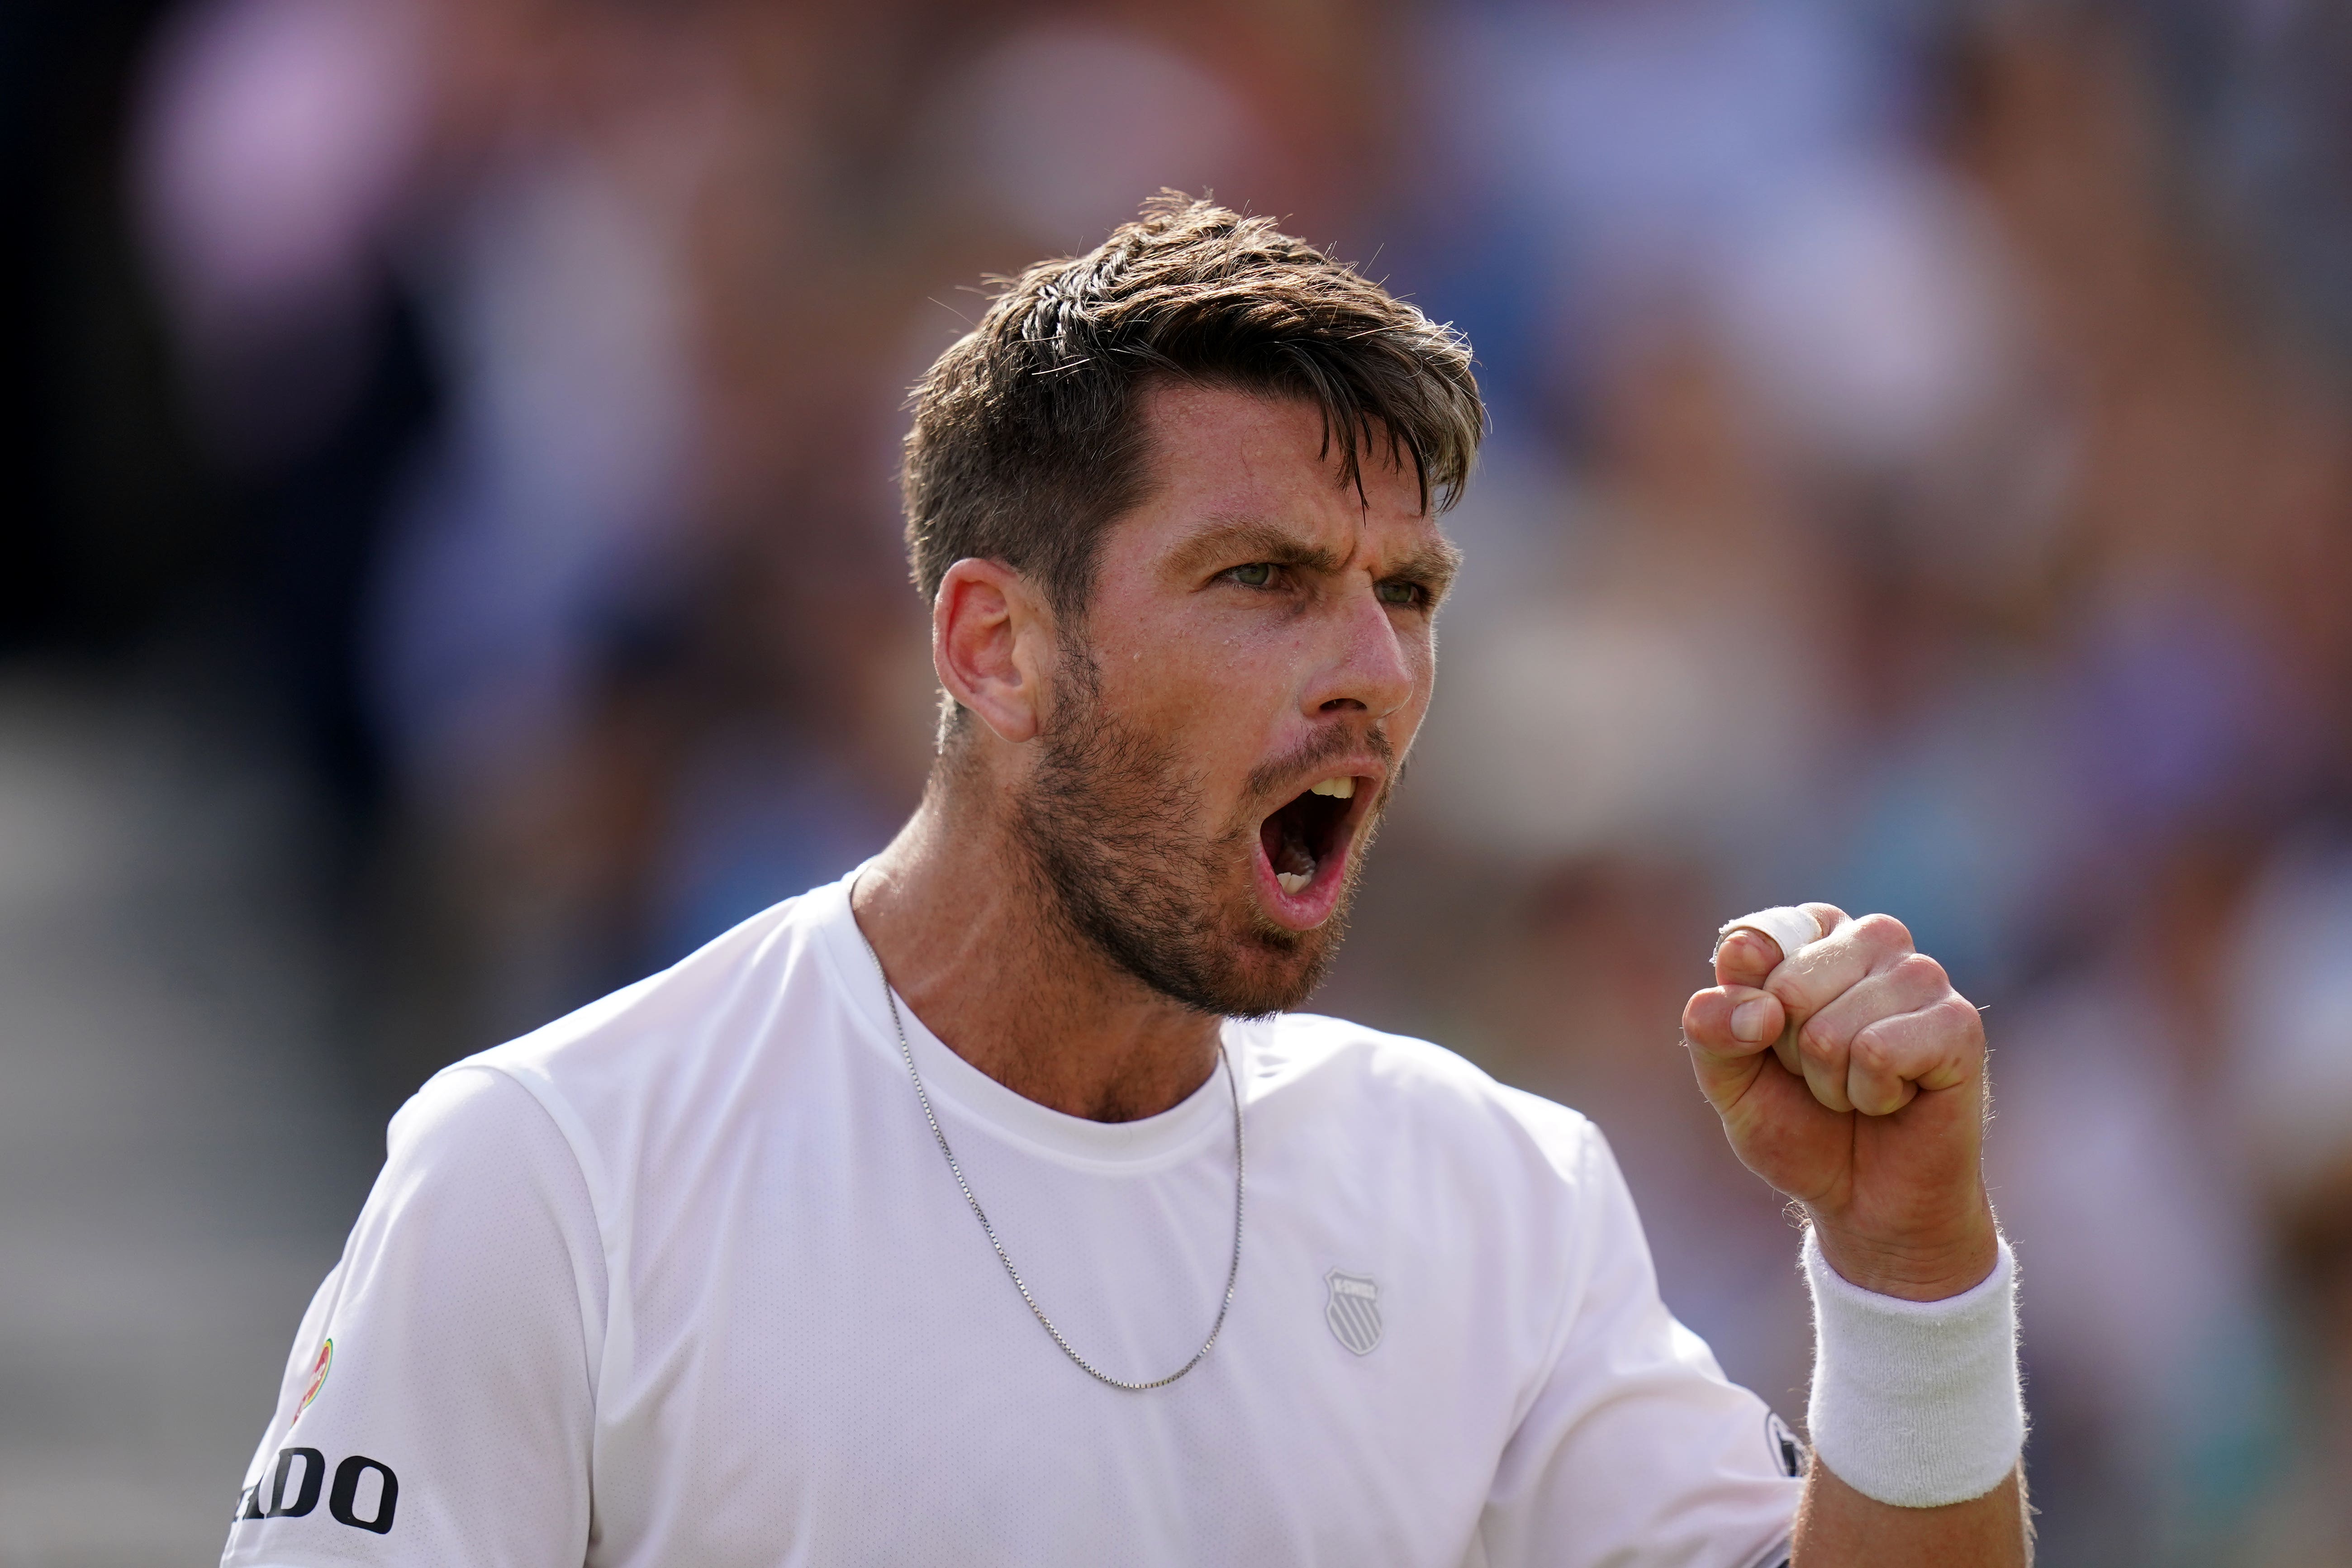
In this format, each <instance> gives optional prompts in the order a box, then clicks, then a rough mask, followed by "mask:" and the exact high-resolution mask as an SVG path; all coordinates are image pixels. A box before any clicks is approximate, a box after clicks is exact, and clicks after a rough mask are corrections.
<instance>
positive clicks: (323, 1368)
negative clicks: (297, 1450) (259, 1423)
mask: <svg viewBox="0 0 2352 1568" xmlns="http://www.w3.org/2000/svg"><path fill="white" fill-rule="evenodd" d="M334 1364H335V1342H334V1341H332V1340H329V1341H328V1342H326V1343H325V1344H323V1345H320V1347H319V1359H318V1360H317V1361H314V1362H312V1363H310V1383H309V1384H306V1385H304V1387H303V1389H302V1402H301V1403H300V1404H299V1405H296V1406H294V1420H293V1421H289V1422H287V1423H286V1429H287V1430H288V1431H289V1432H290V1431H292V1430H293V1429H294V1422H295V1421H299V1420H301V1419H302V1412H304V1411H305V1410H308V1409H310V1401H312V1400H314V1399H316V1398H318V1397H319V1390H320V1389H322V1388H324V1387H326V1386H327V1369H328V1368H329V1367H331V1366H333V1365H334Z"/></svg>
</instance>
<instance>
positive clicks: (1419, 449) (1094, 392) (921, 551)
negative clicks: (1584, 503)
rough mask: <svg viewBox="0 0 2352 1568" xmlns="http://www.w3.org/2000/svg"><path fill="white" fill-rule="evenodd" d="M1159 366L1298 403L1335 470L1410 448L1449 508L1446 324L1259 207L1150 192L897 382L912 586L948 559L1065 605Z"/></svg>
mask: <svg viewBox="0 0 2352 1568" xmlns="http://www.w3.org/2000/svg"><path fill="white" fill-rule="evenodd" d="M1164 377H1178V378H1183V379H1188V380H1193V381H1199V382H1204V383H1208V384H1218V385H1227V386H1233V387H1236V388H1239V389H1241V390H1244V391H1250V392H1262V393H1266V394H1270V395H1277V396H1290V397H1298V398H1303V399H1306V400H1307V401H1308V402H1311V403H1313V404H1314V405H1317V406H1318V408H1319V409H1320V410H1321V411H1322V415H1323V438H1324V449H1325V451H1326V452H1327V453H1328V451H1329V450H1330V449H1331V447H1332V446H1333V445H1334V444H1336V445H1337V447H1339V456H1340V463H1341V468H1340V479H1341V482H1342V483H1350V482H1352V483H1356V484H1358V485H1359V488H1360V484H1361V481H1360V478H1359V474H1360V461H1361V458H1362V455H1363V453H1364V451H1365V450H1366V448H1367V447H1370V446H1371V445H1372V444H1374V443H1376V442H1381V441H1385V442H1386V444H1387V446H1388V447H1389V452H1390V455H1391V457H1393V458H1397V459H1398V460H1399V461H1402V459H1403V458H1407V457H1409V458H1411V459H1412V465H1413V469H1414V472H1415V474H1416V476H1417V477H1418V479H1419V482H1420V485H1421V500H1422V505H1423V508H1424V509H1426V508H1427V507H1428V506H1429V505H1430V503H1431V500H1433V499H1434V500H1435V502H1436V505H1437V508H1438V510H1444V509H1445V508H1447V507H1449V506H1451V505H1453V504H1454V501H1455V500H1457V499H1458V498H1459V497H1460V495H1461V493H1462V487H1463V484H1464V482H1465V480H1466V479H1468V478H1469V473H1470V463H1471V459H1472V458H1473V457H1475V455H1476V452H1477V449H1478V442H1479V439H1480V437H1483V436H1484V435H1485V433H1486V407H1485V405H1484V404H1482V403H1481V402H1480V401H1479V397H1478V384H1477V381H1476V379H1475V377H1474V376H1473V375H1472V374H1471V370H1470V346H1469V344H1468V343H1467V342H1465V341H1464V340H1463V338H1462V336H1461V334H1460V333H1458V332H1456V331H1454V330H1453V329H1452V328H1451V327H1449V326H1444V325H1441V324H1439V323H1437V322H1434V321H1431V320H1430V319H1429V318H1428V317H1426V316H1424V315H1423V314H1422V313H1421V311H1420V310H1416V309H1415V308H1414V307H1412V305H1410V304H1407V303H1405V302H1404V301H1403V300H1399V299H1397V298H1395V297H1394V296H1393V295H1391V294H1390V293H1389V292H1388V290H1387V289H1383V288H1381V286H1380V285H1379V284H1377V283H1374V282H1372V281H1370V279H1366V278H1364V277H1362V276H1360V274H1358V273H1357V272H1356V271H1355V270H1354V269H1353V268H1349V267H1348V266H1346V265H1345V264H1343V263H1340V262H1338V261H1334V260H1332V259H1331V258H1329V257H1328V256H1326V255H1324V254H1323V253H1322V252H1321V251H1318V250H1317V249H1315V248H1314V247H1311V246H1308V245H1307V244H1306V243H1304V242H1303V241H1300V240H1297V239H1294V238H1292V237H1290V236H1288V235H1286V234H1284V233H1282V232H1281V231H1280V230H1279V229H1277V228H1276V226H1274V223H1273V221H1272V220H1271V219H1267V218H1263V217H1244V216H1241V215H1240V214H1238V213H1234V212H1232V211H1229V210H1227V209H1226V208H1223V207H1220V206H1216V205H1212V204H1211V203H1209V202H1206V201H1194V200H1192V198H1190V197H1187V196H1184V195H1180V194H1178V193H1176V192H1172V191H1171V192H1166V193H1163V194H1162V195H1160V196H1158V197H1156V198H1154V199H1153V200H1151V201H1149V202H1147V203H1145V204H1144V206H1143V210H1142V214H1141V216H1139V217H1138V218H1136V219H1135V221H1133V222H1132V223H1126V224H1122V225H1120V226H1118V228H1117V229H1114V230H1113V231H1112V232H1111V236H1110V237H1109V238H1108V239H1107V240H1105V241H1104V242H1103V243H1102V244H1101V245H1100V246H1098V247H1096V248H1095V249H1094V250H1092V251H1089V252H1088V253H1087V254H1086V255H1084V256H1081V257H1078V258H1075V259H1069V258H1065V259H1062V260H1059V261H1044V262H1039V263H1038V264H1037V265H1036V266H1034V267H1032V268H1029V269H1028V270H1027V271H1025V272H1024V273H1022V274H1021V275H1020V276H1019V277H1018V278H1014V279H1010V280H1009V281H1007V282H1006V283H1005V285H1004V287H1003V290H1002V291H1001V292H1000V293H998V294H997V295H996V297H995V298H994V299H993V300H992V301H991V302H990V304H989V307H988V310H987V311H986V313H985V314H983V315H982V317H981V319H980V323H979V325H977V326H976V327H974V328H973V329H972V330H971V331H970V332H968V333H966V334H965V335H964V336H963V337H962V338H961V339H959V340H958V341H957V342H956V343H955V344H954V346H952V347H950V349H949V350H948V351H947V353H943V354H941V355H940V358H939V361H938V363H935V364H933V365H932V366H931V368H930V371H929V374H926V375H925V376H924V377H923V379H922V381H921V383H920V384H919V385H918V386H917V387H916V388H915V395H914V400H913V401H914V410H915V426H914V429H913V430H912V431H911V432H909V433H908V437H907V453H906V468H905V471H904V475H903V481H904V485H905V490H906V502H907V544H908V554H909V556H910V557H911V560H912V564H913V567H914V578H915V585H916V586H917V587H918V588H919V589H920V590H921V592H922V595H923V596H924V598H926V599H929V598H931V597H932V596H933V595H936V594H937V593H938V592H939V586H940V578H941V577H942V576H944V575H945V574H946V573H947V569H948V567H949V566H950V565H951V564H953V563H955V562H957V561H960V560H962V559H963V558H965V557H966V556H980V557H983V558H986V559H990V560H994V561H1000V562H1003V563H1004V564H1006V565H1008V566H1011V567H1012V568H1013V569H1014V570H1015V571H1018V572H1021V573H1024V574H1027V575H1029V576H1031V577H1032V578H1034V579H1035V580H1036V581H1038V582H1039V583H1040V584H1041V585H1042V586H1043V587H1044V589H1045V594H1046V596H1047V599H1048V601H1049V602H1050V603H1051V604H1052V605H1054V607H1055V610H1056V611H1057V612H1058V613H1061V614H1063V615H1066V616H1079V615H1082V613H1083V610H1084V607H1085V605H1086V601H1087V594H1088V591H1089V590H1090V588H1091V586H1092V584H1093V576H1094V563H1095V556H1096V545H1097V542H1098V541H1099V539H1100V536H1101V533H1102V531H1103V529H1104V527H1105V525H1107V524H1108V523H1109V522H1110V521H1112V520H1113V519H1114V518H1116V517H1118V515H1119V513H1120V512H1122V511H1124V510H1127V509H1128V508H1129V507H1130V506H1133V505H1134V504H1136V502H1137V501H1139V500H1140V499H1141V492H1142V489H1143V485H1144V479H1145V470H1144V459H1145V451H1144V439H1143V430H1142V426H1141V421H1140V420H1139V417H1138V416H1137V412H1136V411H1137V406H1138V404H1139V394H1140V392H1141V390H1142V389H1143V388H1144V387H1145V386H1146V385H1148V384H1150V383H1151V382H1153V381H1155V380H1158V379H1160V378H1164Z"/></svg>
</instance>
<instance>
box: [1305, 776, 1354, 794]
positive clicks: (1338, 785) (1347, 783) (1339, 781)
mask: <svg viewBox="0 0 2352 1568" xmlns="http://www.w3.org/2000/svg"><path fill="white" fill-rule="evenodd" d="M1307 794H1309V795H1336V796H1338V797H1339V799H1341V800H1353V799H1354V798H1355V796H1356V781H1355V780H1354V779H1352V778H1345V777H1342V778H1336V779H1325V780H1324V781H1323V782H1322V783H1321V784H1317V785H1316V786H1315V787H1314V788H1313V789H1310V790H1308V791H1307Z"/></svg>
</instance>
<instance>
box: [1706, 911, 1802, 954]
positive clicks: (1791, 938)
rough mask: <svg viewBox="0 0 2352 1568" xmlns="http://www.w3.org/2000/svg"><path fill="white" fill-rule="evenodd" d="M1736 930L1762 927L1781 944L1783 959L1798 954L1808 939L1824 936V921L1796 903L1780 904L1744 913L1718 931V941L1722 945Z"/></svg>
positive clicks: (1754, 929)
mask: <svg viewBox="0 0 2352 1568" xmlns="http://www.w3.org/2000/svg"><path fill="white" fill-rule="evenodd" d="M1733 931H1760V932H1761V933H1763V934H1764V935H1766V936H1769V937H1770V938H1771V939H1772V940H1773V941H1774V942H1777V943H1779V944H1780V958H1781V960H1782V962H1784V963H1785V962H1786V961H1788V960H1789V959H1791V958H1794V957H1796V956H1797V950H1798V949H1799V948H1801V947H1803V946H1804V945H1805V944H1806V943H1808V942H1819V941H1821V940H1822V922H1821V921H1817V920H1815V919H1814V918H1813V917H1812V915H1811V912H1810V911H1808V910H1801V909H1799V908H1797V906H1796V905H1794V904H1780V905H1778V906H1777V907H1775V908H1772V909H1769V910H1757V911H1756V912H1755V913H1754V914H1752V915H1742V916H1740V917H1739V918H1738V920H1736V921H1732V922H1731V923H1730V924H1728V925H1727V926H1725V927H1724V928H1723V929H1722V930H1721V931H1717V932H1716V933H1715V945H1716V946H1717V947H1718V948H1719V947H1721V946H1722V945H1723V942H1724V939H1725V938H1726V937H1727V936H1729V935H1730V934H1731V933H1732V932H1733Z"/></svg>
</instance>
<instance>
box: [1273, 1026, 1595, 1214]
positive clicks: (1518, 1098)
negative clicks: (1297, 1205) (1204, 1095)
mask: <svg viewBox="0 0 2352 1568" xmlns="http://www.w3.org/2000/svg"><path fill="white" fill-rule="evenodd" d="M1248 1027H1249V1028H1250V1030H1251V1037H1250V1042H1249V1055H1250V1077H1251V1079H1252V1082H1251V1103H1252V1105H1253V1106H1254V1107H1255V1106H1256V1105H1258V1104H1259V1103H1261V1102H1263V1103H1265V1104H1266V1105H1267V1106H1268V1107H1269V1109H1273V1108H1276V1107H1280V1106H1283V1105H1284V1104H1285V1103H1286V1101H1288V1102H1297V1106H1298V1108H1299V1109H1300V1110H1308V1109H1309V1108H1311V1110H1312V1113H1313V1114H1314V1115H1315V1116H1317V1117H1318V1118H1325V1117H1328V1118H1334V1119H1337V1120H1340V1121H1349V1122H1353V1123H1357V1124H1359V1125H1360V1126H1361V1127H1362V1128H1363V1129H1364V1131H1367V1132H1368V1133H1370V1134H1371V1135H1372V1136H1374V1137H1377V1138H1379V1139H1381V1140H1382V1141H1384V1142H1389V1143H1390V1144H1391V1146H1396V1141H1397V1140H1400V1139H1402V1140H1406V1141H1408V1145H1407V1146H1410V1147H1413V1148H1417V1149H1419V1150H1421V1151H1423V1152H1425V1153H1428V1154H1431V1155H1444V1156H1449V1157H1451V1158H1453V1159H1455V1160H1461V1159H1467V1160H1471V1161H1473V1162H1475V1163H1480V1164H1484V1165H1488V1166H1504V1167H1525V1168H1527V1169H1528V1173H1530V1174H1532V1175H1535V1176H1537V1177H1538V1178H1546V1177H1549V1178H1550V1179H1557V1180H1560V1181H1564V1182H1567V1183H1570V1184H1577V1185H1582V1184H1586V1183H1588V1182H1590V1180H1591V1176H1592V1171H1593V1166H1594V1164H1595V1163H1596V1162H1599V1163H1610V1155H1609V1152H1608V1145H1607V1143H1606V1142H1605V1141H1604V1140H1603V1139H1602V1138H1601V1132H1600V1130H1599V1129H1598V1128H1596V1127H1595V1126H1593V1124H1592V1123H1591V1121H1589V1120H1588V1119H1587V1118H1585V1117H1584V1116H1583V1115H1582V1114H1581V1113H1580V1112H1578V1111H1575V1110H1570V1108H1569V1107H1567V1106H1565V1105H1561V1104H1559V1103H1557V1102H1555V1101H1553V1100H1546V1099H1544V1098H1542V1097H1541V1096H1540V1095H1535V1094H1529V1093H1528V1092H1527V1091H1526V1090H1525V1089H1514V1088H1512V1087H1511V1086H1509V1085H1508V1084H1505V1083H1500V1082H1497V1081H1496V1079H1494V1078H1493V1077H1492V1076H1491V1075H1489V1074H1488V1073H1486V1071H1485V1070H1484V1069H1482V1068H1479V1067H1477V1066H1476V1065H1475V1064H1474V1063H1472V1062H1470V1061H1468V1060H1466V1059H1465V1058H1462V1057H1461V1056H1459V1055H1457V1054H1455V1053H1454V1052H1453V1051H1450V1050H1447V1049H1446V1048H1445V1047H1443V1046H1439V1045H1434V1044H1433V1043H1431V1042H1430V1041H1428V1040H1423V1039H1416V1038H1414V1037H1412V1036H1410V1035H1392V1034H1389V1033H1386V1032H1384V1031H1382V1030H1380V1029H1374V1028H1370V1027H1367V1026H1364V1025H1362V1024H1357V1023H1352V1022H1350V1021H1349V1020H1347V1019H1344V1018H1331V1017H1324V1016H1319V1015H1317V1014H1312V1013H1287V1014H1284V1015H1282V1016H1278V1017H1276V1018H1272V1019H1268V1020H1265V1021H1262V1022H1259V1023H1257V1024H1255V1025H1252V1026H1248Z"/></svg>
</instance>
